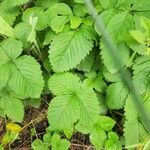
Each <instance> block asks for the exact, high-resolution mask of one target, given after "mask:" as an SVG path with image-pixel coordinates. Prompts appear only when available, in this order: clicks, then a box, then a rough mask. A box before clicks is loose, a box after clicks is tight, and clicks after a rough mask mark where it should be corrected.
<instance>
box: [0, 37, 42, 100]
mask: <svg viewBox="0 0 150 150" xmlns="http://www.w3.org/2000/svg"><path fill="white" fill-rule="evenodd" d="M21 53H22V44H21V42H20V41H17V40H15V39H11V38H10V39H7V40H5V41H3V42H2V43H1V46H0V59H1V60H3V61H0V68H1V65H4V66H3V67H5V66H6V67H7V68H8V64H6V63H9V65H10V71H9V72H8V71H7V70H6V69H4V68H2V70H3V71H6V72H3V74H7V76H9V79H8V85H9V86H10V88H11V90H14V91H15V92H16V94H19V95H20V96H21V97H24V98H25V97H33V98H39V97H40V94H41V91H42V89H43V86H44V82H43V77H42V75H41V74H42V72H41V70H40V65H39V64H38V63H37V61H36V60H35V59H34V58H33V57H31V56H21V57H19V58H18V56H19V55H20V54H21ZM6 79H7V78H6Z"/></svg>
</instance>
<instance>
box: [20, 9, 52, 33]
mask: <svg viewBox="0 0 150 150" xmlns="http://www.w3.org/2000/svg"><path fill="white" fill-rule="evenodd" d="M31 17H33V18H34V17H37V24H36V27H35V29H36V30H38V31H41V30H44V29H45V28H47V27H48V26H50V21H51V17H50V15H49V14H48V12H47V11H44V9H43V8H42V7H32V8H29V9H27V10H26V11H24V13H23V16H22V21H24V22H26V23H30V20H31Z"/></svg>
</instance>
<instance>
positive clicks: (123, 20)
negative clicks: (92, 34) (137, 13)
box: [107, 12, 133, 42]
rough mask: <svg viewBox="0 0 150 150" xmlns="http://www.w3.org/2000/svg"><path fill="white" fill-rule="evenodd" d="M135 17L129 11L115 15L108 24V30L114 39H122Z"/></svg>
mask: <svg viewBox="0 0 150 150" xmlns="http://www.w3.org/2000/svg"><path fill="white" fill-rule="evenodd" d="M132 22H133V17H132V15H130V14H129V13H128V12H121V13H119V14H116V15H114V16H113V17H112V18H111V20H110V21H109V23H108V25H107V32H108V34H109V36H110V37H111V38H112V39H113V40H114V41H117V42H119V41H122V40H123V39H124V38H125V35H126V34H127V33H128V31H129V29H130V28H131V26H132Z"/></svg>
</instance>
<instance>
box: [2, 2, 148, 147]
mask: <svg viewBox="0 0 150 150" xmlns="http://www.w3.org/2000/svg"><path fill="white" fill-rule="evenodd" d="M92 3H93V5H94V6H95V7H96V10H97V12H98V14H99V17H101V18H102V20H103V21H104V24H105V26H106V32H107V33H108V35H109V36H110V37H111V39H112V41H113V43H114V45H115V48H116V51H117V53H119V55H120V56H121V59H122V62H123V65H124V69H127V68H128V69H129V71H130V75H131V76H132V79H133V83H134V86H135V88H136V91H137V93H138V94H139V95H140V98H141V102H142V105H143V106H142V107H144V109H145V111H146V112H147V113H150V8H149V6H150V1H148V0H139V1H135V0H134V1H133V0H93V1H92ZM0 34H1V38H0V41H1V43H0V116H1V117H4V118H9V119H10V120H11V121H12V122H18V123H21V122H22V121H23V119H24V114H25V108H26V106H28V105H29V106H31V107H38V106H39V105H40V100H41V99H42V97H43V95H47V96H48V97H49V101H50V102H49V107H48V110H47V114H46V115H47V119H48V122H49V127H47V130H46V134H45V135H44V136H43V139H35V140H34V141H33V142H32V144H31V147H32V149H34V150H41V149H42V150H48V149H52V150H67V149H69V147H70V146H71V144H72V143H71V137H72V136H73V135H74V134H75V133H76V132H80V133H82V134H85V135H87V136H88V137H89V141H90V143H91V145H92V146H93V147H94V148H95V149H97V150H100V149H106V150H121V149H123V148H124V149H135V148H136V147H137V148H138V147H142V148H143V149H144V148H148V149H149V148H150V147H149V144H148V142H147V141H149V132H148V131H147V130H146V128H145V126H144V123H143V118H142V116H141V114H140V113H139V112H138V111H137V110H136V108H135V106H134V104H133V102H132V97H131V94H130V91H129V90H128V89H127V88H126V86H125V85H124V83H123V81H122V80H121V79H120V76H119V71H120V70H118V68H117V67H116V66H115V64H114V63H113V58H112V57H111V56H110V55H109V54H108V51H107V46H106V44H105V43H104V41H103V36H102V34H101V33H100V32H99V30H98V26H97V23H95V21H94V20H93V19H92V17H91V15H90V14H89V12H88V9H87V7H86V4H85V1H84V0H69V1H66V0H1V1H0ZM50 95H51V96H50ZM114 112H115V113H116V114H120V113H122V114H121V115H120V116H119V117H118V116H117V117H116V116H115V115H114ZM11 125H13V126H15V124H11ZM117 126H120V128H121V132H120V131H119V130H118V128H117ZM7 127H8V126H7ZM19 132H20V131H17V132H14V131H12V130H11V131H10V130H9V131H7V132H6V134H5V135H4V137H3V141H4V140H5V138H6V137H9V140H8V141H7V142H6V143H5V144H10V143H11V142H13V140H14V135H13V133H14V134H15V135H16V136H17V138H18V135H19ZM11 136H12V137H11ZM2 143H3V142H2ZM5 144H4V143H3V144H2V146H1V147H0V150H1V149H3V146H5ZM144 146H146V147H144Z"/></svg>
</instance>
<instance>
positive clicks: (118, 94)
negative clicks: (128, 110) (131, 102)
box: [106, 82, 128, 109]
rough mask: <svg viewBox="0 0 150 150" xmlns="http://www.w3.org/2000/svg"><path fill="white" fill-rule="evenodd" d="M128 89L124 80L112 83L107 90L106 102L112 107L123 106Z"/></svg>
mask: <svg viewBox="0 0 150 150" xmlns="http://www.w3.org/2000/svg"><path fill="white" fill-rule="evenodd" d="M127 95H128V91H127V89H126V87H125V86H124V85H123V83H122V82H117V83H112V84H111V85H109V86H108V89H107V91H106V104H107V106H108V107H109V108H111V109H120V108H123V106H124V103H125V100H126V98H127Z"/></svg>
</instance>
